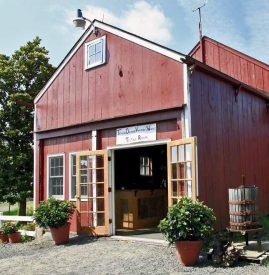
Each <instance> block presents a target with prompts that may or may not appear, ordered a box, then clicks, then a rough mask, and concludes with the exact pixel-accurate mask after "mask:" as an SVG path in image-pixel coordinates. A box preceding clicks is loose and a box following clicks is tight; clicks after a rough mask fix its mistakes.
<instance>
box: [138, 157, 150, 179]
mask: <svg viewBox="0 0 269 275" xmlns="http://www.w3.org/2000/svg"><path fill="white" fill-rule="evenodd" d="M140 176H152V158H150V157H145V156H142V157H140Z"/></svg>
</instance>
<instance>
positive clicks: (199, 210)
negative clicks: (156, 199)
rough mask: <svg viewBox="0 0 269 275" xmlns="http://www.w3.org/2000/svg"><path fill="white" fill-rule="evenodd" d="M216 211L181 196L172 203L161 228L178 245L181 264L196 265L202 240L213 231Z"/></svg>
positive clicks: (169, 240)
mask: <svg viewBox="0 0 269 275" xmlns="http://www.w3.org/2000/svg"><path fill="white" fill-rule="evenodd" d="M215 220H216V218H215V215H214V212H213V210H212V209H211V208H208V207H207V206H206V205H204V204H203V203H202V202H199V201H192V200H191V199H190V198H186V197H184V198H181V199H180V200H179V201H178V203H177V204H175V205H172V206H171V207H170V208H169V210H168V213H167V216H166V217H165V218H164V219H163V220H161V222H160V225H159V228H160V231H161V232H162V233H163V235H164V237H165V239H166V240H167V241H168V242H169V243H170V244H174V243H175V246H176V251H177V252H176V254H177V257H178V260H179V262H180V263H181V264H183V265H186V266H191V265H194V264H195V263H196V262H197V259H198V257H199V253H200V251H201V247H202V240H203V239H204V238H206V237H208V236H209V235H210V233H212V231H213V225H214V221H215Z"/></svg>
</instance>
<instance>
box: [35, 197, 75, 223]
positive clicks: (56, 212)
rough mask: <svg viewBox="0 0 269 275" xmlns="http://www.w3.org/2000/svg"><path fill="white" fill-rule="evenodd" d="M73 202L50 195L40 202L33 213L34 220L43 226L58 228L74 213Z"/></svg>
mask: <svg viewBox="0 0 269 275" xmlns="http://www.w3.org/2000/svg"><path fill="white" fill-rule="evenodd" d="M74 208H75V206H74V204H73V203H72V202H70V201H67V200H57V199H55V198H53V197H50V198H49V199H48V200H47V201H43V202H40V204H39V205H38V207H37V208H36V210H35V213H34V220H35V222H36V223H37V224H38V225H39V226H41V227H44V228H48V227H50V228H58V227H60V226H62V225H65V224H66V223H67V222H68V220H69V219H70V218H71V216H72V214H73V213H74Z"/></svg>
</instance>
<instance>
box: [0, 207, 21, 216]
mask: <svg viewBox="0 0 269 275" xmlns="http://www.w3.org/2000/svg"><path fill="white" fill-rule="evenodd" d="M18 213H19V209H18V208H15V209H12V210H10V211H8V210H7V211H4V212H3V214H4V215H5V216H17V215H18Z"/></svg>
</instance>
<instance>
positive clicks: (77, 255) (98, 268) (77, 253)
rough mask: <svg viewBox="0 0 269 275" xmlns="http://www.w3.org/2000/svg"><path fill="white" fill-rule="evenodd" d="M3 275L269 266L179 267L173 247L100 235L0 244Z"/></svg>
mask: <svg viewBox="0 0 269 275" xmlns="http://www.w3.org/2000/svg"><path fill="white" fill-rule="evenodd" d="M0 274H124V275H125V274H126V275H127V274H203V275H207V274H240V275H247V274H259V275H260V274H269V268H267V267H265V266H260V265H256V264H249V263H246V262H240V263H239V264H238V265H237V266H236V267H233V268H219V267H214V266H212V265H211V263H209V262H207V261H203V260H200V263H199V264H198V266H197V267H183V266H180V265H179V264H178V262H177V259H176V257H175V251H174V248H171V247H166V246H157V245H152V244H145V243H137V242H136V243H134V242H129V241H115V240H111V239H105V238H101V239H99V240H91V239H89V238H86V237H74V238H72V239H71V241H70V244H68V245H61V246H55V245H54V244H53V242H52V241H42V242H37V241H33V242H30V243H24V244H13V245H11V244H0Z"/></svg>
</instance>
